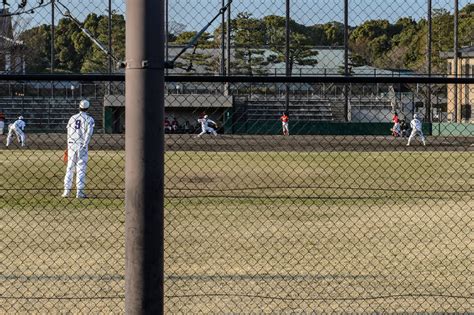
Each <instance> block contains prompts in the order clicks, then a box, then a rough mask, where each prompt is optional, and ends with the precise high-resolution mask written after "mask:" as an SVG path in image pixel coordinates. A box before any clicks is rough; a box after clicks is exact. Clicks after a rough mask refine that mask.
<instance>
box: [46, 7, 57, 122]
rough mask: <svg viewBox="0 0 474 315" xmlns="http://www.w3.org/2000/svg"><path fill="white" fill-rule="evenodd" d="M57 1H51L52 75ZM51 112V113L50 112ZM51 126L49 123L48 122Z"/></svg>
mask: <svg viewBox="0 0 474 315" xmlns="http://www.w3.org/2000/svg"><path fill="white" fill-rule="evenodd" d="M54 1H55V0H51V43H50V44H51V47H50V50H51V73H54V37H55V35H54V33H55V26H54V20H55V12H54V9H55V4H54ZM53 99H54V82H53V81H51V101H52V100H53ZM48 112H49V111H48ZM48 120H49V115H48ZM48 124H49V121H48Z"/></svg>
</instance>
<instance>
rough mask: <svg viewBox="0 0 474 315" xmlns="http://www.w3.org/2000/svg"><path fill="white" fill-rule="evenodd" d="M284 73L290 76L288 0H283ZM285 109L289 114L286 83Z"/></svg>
mask: <svg viewBox="0 0 474 315" xmlns="http://www.w3.org/2000/svg"><path fill="white" fill-rule="evenodd" d="M285 2H286V9H285V12H286V13H285V66H286V67H285V75H286V76H287V77H289V76H291V73H290V72H291V69H290V0H285ZM285 90H286V93H285V110H286V112H287V113H288V115H289V110H290V87H289V85H288V83H286V84H285Z"/></svg>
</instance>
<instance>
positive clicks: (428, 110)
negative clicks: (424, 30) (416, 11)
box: [426, 0, 433, 122]
mask: <svg viewBox="0 0 474 315" xmlns="http://www.w3.org/2000/svg"><path fill="white" fill-rule="evenodd" d="M432 35H433V23H432V0H428V38H427V45H428V47H427V50H428V52H427V54H426V63H427V68H428V69H427V70H428V76H431V49H432V41H433V37H432ZM426 113H427V115H428V117H426V119H427V121H428V122H431V121H432V115H431V84H428V100H427V102H426Z"/></svg>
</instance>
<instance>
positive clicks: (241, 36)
mask: <svg viewBox="0 0 474 315" xmlns="http://www.w3.org/2000/svg"><path fill="white" fill-rule="evenodd" d="M233 40H234V45H235V56H234V57H235V61H236V65H237V69H236V71H237V72H238V73H243V74H249V75H253V74H264V73H265V72H266V69H265V66H266V65H267V64H268V61H267V58H266V57H265V50H264V49H263V47H264V43H265V32H264V24H263V22H262V21H261V20H259V19H256V18H252V14H250V13H246V12H242V13H239V14H238V15H237V18H236V19H234V22H233Z"/></svg>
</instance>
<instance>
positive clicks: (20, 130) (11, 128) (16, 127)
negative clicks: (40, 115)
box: [6, 116, 26, 147]
mask: <svg viewBox="0 0 474 315" xmlns="http://www.w3.org/2000/svg"><path fill="white" fill-rule="evenodd" d="M25 127H26V123H25V122H24V121H23V116H20V117H18V119H17V120H15V122H14V123H12V124H10V125H8V136H7V144H6V146H7V147H8V146H9V145H10V144H11V142H12V138H13V133H15V134H16V138H17V139H18V143H20V145H21V146H22V147H24V146H25Z"/></svg>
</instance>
